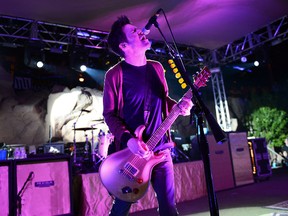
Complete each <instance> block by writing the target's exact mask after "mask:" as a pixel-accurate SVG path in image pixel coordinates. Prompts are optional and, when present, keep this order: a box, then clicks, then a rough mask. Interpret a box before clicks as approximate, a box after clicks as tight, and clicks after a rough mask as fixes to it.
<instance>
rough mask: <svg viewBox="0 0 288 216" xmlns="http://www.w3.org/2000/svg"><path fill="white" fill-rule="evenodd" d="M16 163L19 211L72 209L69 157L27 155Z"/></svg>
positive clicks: (29, 214) (53, 212)
mask: <svg viewBox="0 0 288 216" xmlns="http://www.w3.org/2000/svg"><path fill="white" fill-rule="evenodd" d="M15 164H16V165H15V171H16V191H17V194H15V196H16V200H17V215H18V214H20V215H22V216H25V215H27V216H34V215H35V216H36V215H37V216H38V215H41V216H44V215H65V214H71V213H72V195H71V192H72V190H71V188H72V185H71V160H70V158H69V157H59V156H57V157H55V158H41V159H39V158H38V159H35V158H34V159H25V160H18V161H16V162H15Z"/></svg>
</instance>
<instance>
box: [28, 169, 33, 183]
mask: <svg viewBox="0 0 288 216" xmlns="http://www.w3.org/2000/svg"><path fill="white" fill-rule="evenodd" d="M33 175H34V172H33V171H31V172H30V173H29V176H28V178H27V180H28V181H29V180H31V179H32V177H33Z"/></svg>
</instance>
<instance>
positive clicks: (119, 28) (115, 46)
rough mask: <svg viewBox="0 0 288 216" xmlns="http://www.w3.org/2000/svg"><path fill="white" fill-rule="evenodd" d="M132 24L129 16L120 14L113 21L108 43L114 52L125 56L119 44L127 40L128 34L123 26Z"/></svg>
mask: <svg viewBox="0 0 288 216" xmlns="http://www.w3.org/2000/svg"><path fill="white" fill-rule="evenodd" d="M127 24H131V22H130V20H129V19H128V17H127V16H120V17H118V19H117V20H116V21H115V22H114V23H113V25H112V27H111V31H110V33H109V36H108V45H109V46H110V49H112V51H113V52H115V53H116V54H118V55H119V56H121V57H124V52H123V51H122V50H121V49H120V48H119V44H120V43H123V42H127V38H126V35H125V34H124V32H123V26H125V25H127Z"/></svg>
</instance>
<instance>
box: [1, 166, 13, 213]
mask: <svg viewBox="0 0 288 216" xmlns="http://www.w3.org/2000/svg"><path fill="white" fill-rule="evenodd" d="M10 175H11V163H10V161H1V162H0V197H1V198H0V206H1V213H0V215H10V209H11V208H12V206H11V205H10V203H11V202H10V200H11V198H12V197H11V195H12V191H11V188H12V185H11V181H9V176H10Z"/></svg>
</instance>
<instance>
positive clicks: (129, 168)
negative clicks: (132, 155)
mask: <svg viewBox="0 0 288 216" xmlns="http://www.w3.org/2000/svg"><path fill="white" fill-rule="evenodd" d="M124 168H125V170H126V171H128V172H129V173H130V174H132V175H133V176H135V175H136V174H137V173H138V172H139V170H138V169H136V168H135V167H134V166H133V165H132V164H131V163H129V162H128V163H126V164H125V165H124Z"/></svg>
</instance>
